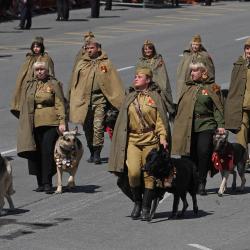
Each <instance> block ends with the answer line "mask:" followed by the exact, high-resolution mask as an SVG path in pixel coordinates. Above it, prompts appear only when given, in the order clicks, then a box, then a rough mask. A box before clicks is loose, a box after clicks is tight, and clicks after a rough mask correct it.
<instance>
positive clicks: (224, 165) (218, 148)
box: [212, 131, 247, 197]
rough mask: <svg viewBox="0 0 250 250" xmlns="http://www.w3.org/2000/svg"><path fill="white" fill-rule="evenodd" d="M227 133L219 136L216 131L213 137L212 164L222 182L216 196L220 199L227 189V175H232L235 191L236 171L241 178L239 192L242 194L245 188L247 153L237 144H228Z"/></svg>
mask: <svg viewBox="0 0 250 250" xmlns="http://www.w3.org/2000/svg"><path fill="white" fill-rule="evenodd" d="M228 135H229V132H228V131H225V133H223V134H220V133H219V132H218V131H216V132H215V134H214V136H213V147H214V149H213V151H214V152H213V156H212V162H213V165H214V167H215V168H216V169H217V170H219V171H220V173H221V177H222V182H221V184H220V188H219V190H218V195H219V196H220V197H221V196H222V195H223V194H224V192H225V190H226V187H227V180H228V177H229V174H230V173H232V174H233V182H232V190H236V176H237V174H236V171H235V168H236V167H237V172H238V174H239V176H240V178H241V186H240V188H239V191H241V192H243V191H244V188H245V183H246V178H245V165H246V161H247V151H246V149H245V148H244V147H243V146H242V145H241V144H239V143H230V142H229V141H228Z"/></svg>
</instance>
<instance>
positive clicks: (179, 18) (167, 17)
mask: <svg viewBox="0 0 250 250" xmlns="http://www.w3.org/2000/svg"><path fill="white" fill-rule="evenodd" d="M156 17H159V18H164V19H175V20H178V21H182V20H191V21H198V20H201V19H200V18H190V17H174V16H156Z"/></svg>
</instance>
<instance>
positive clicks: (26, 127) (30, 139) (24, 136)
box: [17, 76, 64, 159]
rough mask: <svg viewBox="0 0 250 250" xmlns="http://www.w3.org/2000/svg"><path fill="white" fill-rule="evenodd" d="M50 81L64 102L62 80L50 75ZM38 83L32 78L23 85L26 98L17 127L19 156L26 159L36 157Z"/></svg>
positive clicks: (58, 96)
mask: <svg viewBox="0 0 250 250" xmlns="http://www.w3.org/2000/svg"><path fill="white" fill-rule="evenodd" d="M48 81H50V83H51V84H52V86H53V89H54V92H55V95H56V96H57V98H58V99H59V100H60V101H61V103H62V104H63V103H64V96H63V91H62V87H61V84H60V82H59V81H57V80H56V79H55V78H54V77H52V76H49V78H48ZM37 83H38V81H37V80H36V79H32V80H30V81H27V83H26V84H25V85H24V86H23V91H24V98H23V101H22V103H21V104H22V105H21V110H20V116H19V123H18V129H17V154H18V156H20V157H23V158H26V159H34V157H35V156H36V143H35V138H34V132H33V131H34V114H35V99H34V98H35V92H36V88H37ZM55 112H56V111H55ZM53 122H54V121H53ZM59 123H60V121H59V120H58V125H59ZM53 125H54V124H53Z"/></svg>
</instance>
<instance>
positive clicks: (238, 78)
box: [224, 56, 247, 133]
mask: <svg viewBox="0 0 250 250" xmlns="http://www.w3.org/2000/svg"><path fill="white" fill-rule="evenodd" d="M246 65H247V63H246V59H245V58H244V56H240V57H239V58H238V60H237V61H236V62H235V63H234V66H233V70H232V74H231V81H230V86H229V92H228V96H227V99H226V103H225V114H224V115H225V128H226V129H229V130H230V131H232V132H234V133H237V132H238V131H239V130H240V128H241V123H242V111H243V110H242V106H243V101H244V95H245V89H246V82H247V66H246Z"/></svg>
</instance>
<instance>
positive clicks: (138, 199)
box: [131, 187, 142, 220]
mask: <svg viewBox="0 0 250 250" xmlns="http://www.w3.org/2000/svg"><path fill="white" fill-rule="evenodd" d="M131 192H132V194H133V200H134V208H133V210H132V213H131V218H132V219H133V220H136V219H139V218H140V216H141V206H142V192H141V187H135V188H131Z"/></svg>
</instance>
